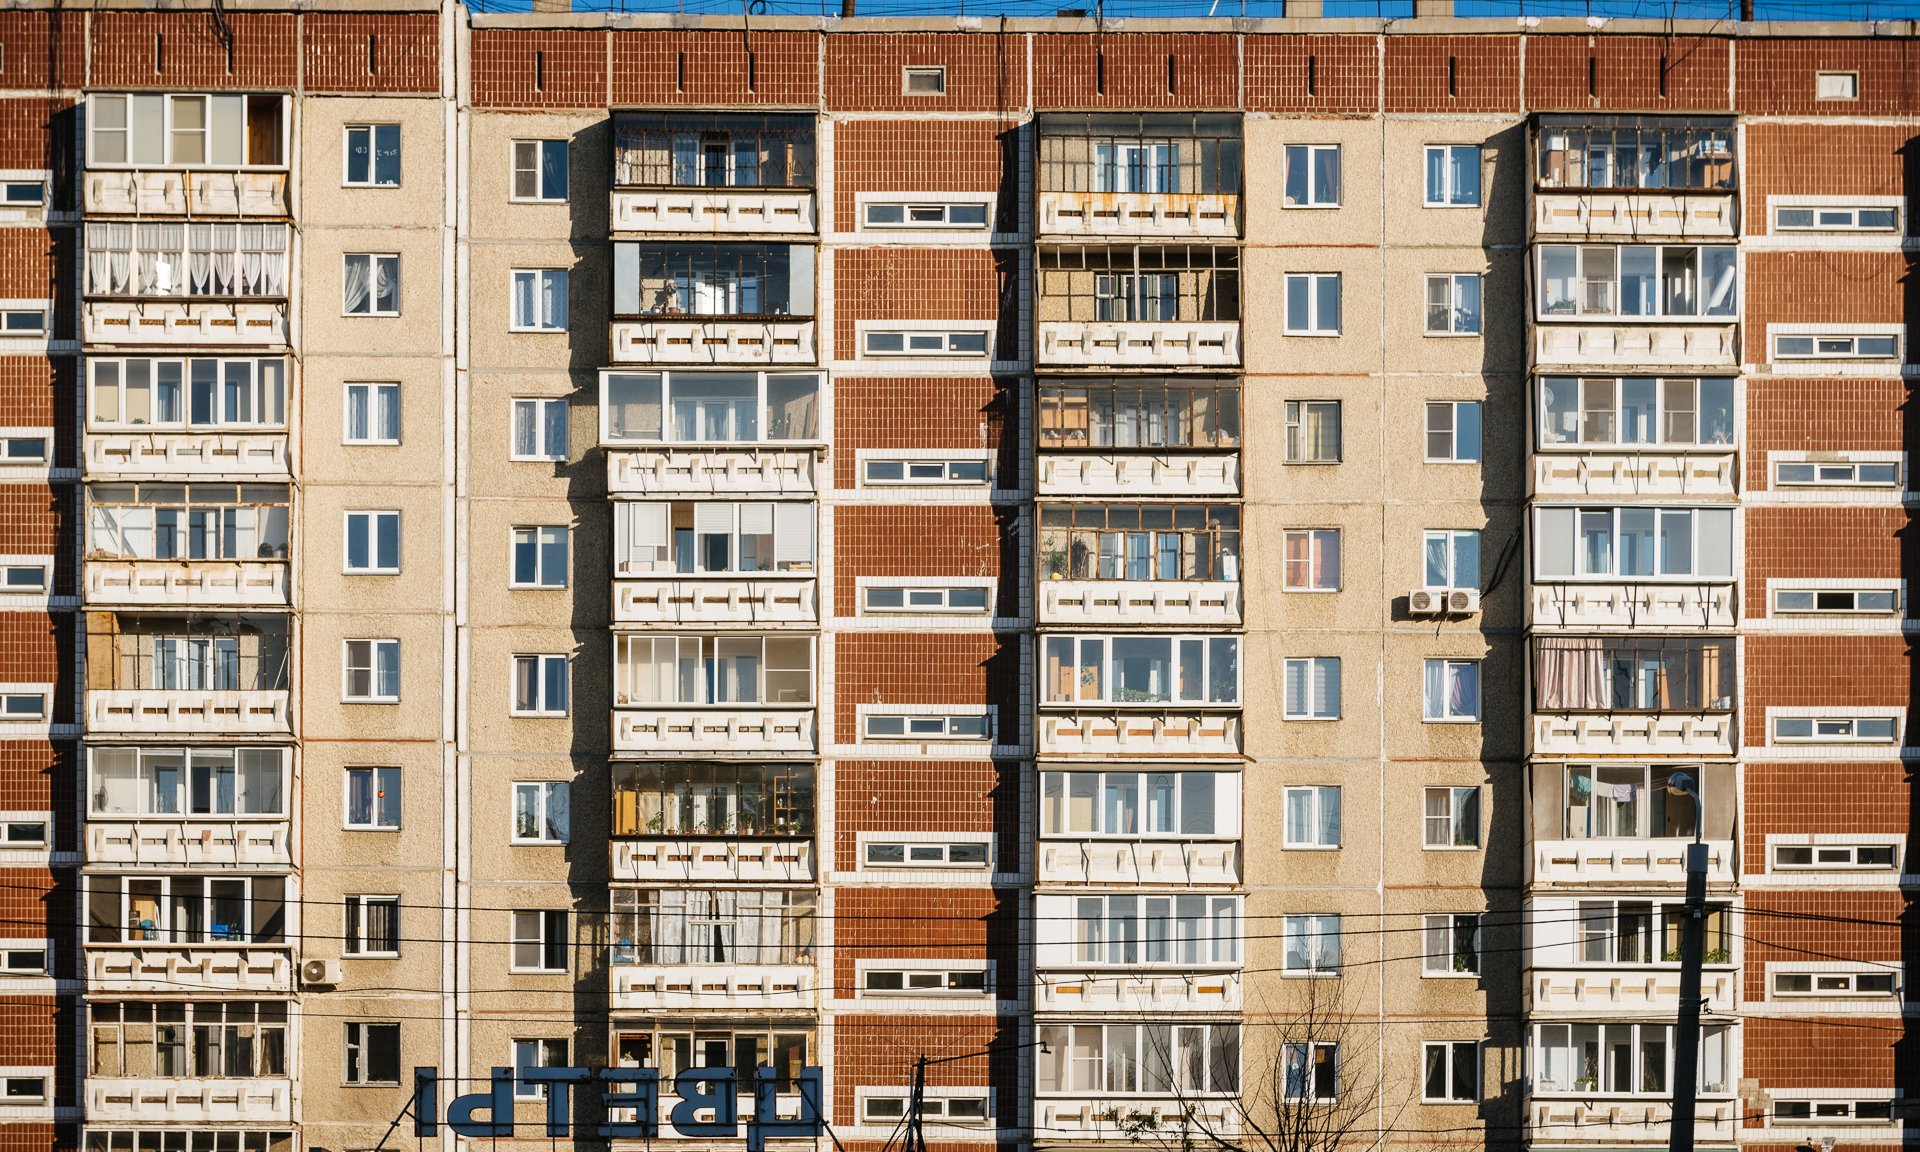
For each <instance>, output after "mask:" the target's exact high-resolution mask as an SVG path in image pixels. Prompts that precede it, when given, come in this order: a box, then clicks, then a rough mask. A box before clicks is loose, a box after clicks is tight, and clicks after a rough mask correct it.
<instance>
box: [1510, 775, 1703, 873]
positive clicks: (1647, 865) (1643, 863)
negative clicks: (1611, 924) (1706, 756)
mask: <svg viewBox="0 0 1920 1152" xmlns="http://www.w3.org/2000/svg"><path fill="white" fill-rule="evenodd" d="M1531 772H1532V792H1531V795H1530V797H1529V801H1528V802H1529V804H1530V805H1531V807H1532V828H1533V837H1532V843H1533V857H1532V860H1531V866H1532V869H1531V872H1530V874H1529V877H1528V882H1529V883H1530V884H1532V885H1533V886H1534V887H1536V888H1542V887H1555V888H1557V887H1570V888H1580V889H1587V888H1591V889H1596V890H1606V889H1614V890H1618V889H1628V890H1645V889H1646V888H1647V887H1648V886H1652V887H1654V888H1668V887H1676V888H1677V887H1679V886H1681V885H1684V884H1685V883H1686V877H1687V874H1686V851H1687V846H1688V845H1689V844H1691V843H1692V842H1693V837H1694V833H1695V831H1696V828H1695V821H1696V819H1697V817H1696V815H1695V812H1694V805H1693V801H1692V800H1691V799H1690V798H1688V797H1685V796H1677V795H1675V794H1673V793H1671V792H1669V791H1668V790H1667V786H1668V784H1669V783H1670V782H1671V781H1672V779H1673V776H1674V774H1675V773H1678V772H1684V773H1686V774H1687V775H1689V776H1691V777H1693V780H1694V787H1695V789H1696V790H1697V791H1698V792H1699V794H1700V797H1701V799H1702V800H1703V801H1705V803H1704V809H1705V815H1706V827H1705V828H1703V829H1698V831H1699V832H1700V833H1701V838H1702V839H1703V840H1704V841H1705V842H1706V845H1707V883H1708V884H1709V885H1711V886H1712V887H1714V888H1716V889H1718V888H1723V887H1727V886H1730V885H1731V884H1732V883H1733V881H1734V878H1735V866H1736V863H1737V861H1736V860H1735V857H1734V847H1735V844H1734V814H1735V809H1736V807H1737V805H1736V803H1735V800H1736V785H1735V782H1734V771H1733V765H1731V764H1726V763H1712V762H1708V763H1692V764H1688V763H1674V762H1671V761H1668V762H1658V763H1648V764H1633V763H1625V764H1623V763H1617V762H1607V761H1601V762H1597V763H1596V762H1577V761H1576V762H1572V763H1566V764H1560V763H1544V764H1535V765H1533V767H1532V769H1531Z"/></svg>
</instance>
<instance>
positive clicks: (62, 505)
mask: <svg viewBox="0 0 1920 1152" xmlns="http://www.w3.org/2000/svg"><path fill="white" fill-rule="evenodd" d="M77 531H79V519H78V506H77V498H76V496H75V495H74V493H73V492H72V490H71V489H56V488H49V487H47V486H46V485H44V484H0V552H5V553H7V554H10V555H28V556H46V555H51V556H53V557H54V573H53V575H54V585H53V588H54V590H55V591H57V592H64V593H72V592H73V591H75V589H74V571H73V552H74V550H73V547H72V545H71V543H70V542H71V541H72V539H73V535H74V533H76V532H77ZM9 615H13V614H12V613H0V619H5V618H6V617H7V616H9ZM20 615H22V616H26V615H28V614H26V613H21V614H20ZM36 618H37V619H44V617H36ZM48 679H52V677H51V676H49V677H48Z"/></svg>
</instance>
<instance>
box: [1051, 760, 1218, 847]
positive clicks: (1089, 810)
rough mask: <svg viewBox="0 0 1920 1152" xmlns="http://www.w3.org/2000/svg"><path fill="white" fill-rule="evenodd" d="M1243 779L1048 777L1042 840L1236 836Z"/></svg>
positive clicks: (1210, 775)
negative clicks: (1049, 838)
mask: <svg viewBox="0 0 1920 1152" xmlns="http://www.w3.org/2000/svg"><path fill="white" fill-rule="evenodd" d="M1239 796H1240V777H1239V774H1238V773H1234V772H1145V773H1142V772H1046V773H1043V774H1042V776H1041V781H1040V827H1041V834H1042V835H1043V836H1113V837H1133V838H1139V837H1143V836H1232V835H1234V834H1236V832H1237V831H1238V826H1237V824H1236V821H1237V819H1238V816H1239V813H1240V801H1239Z"/></svg>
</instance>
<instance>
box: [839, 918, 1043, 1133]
mask: <svg viewBox="0 0 1920 1152" xmlns="http://www.w3.org/2000/svg"><path fill="white" fill-rule="evenodd" d="M904 914H905V915H911V913H910V912H909V913H904ZM873 1009H874V1014H873V1015H871V1016H868V1015H855V1014H851V1013H842V1014H839V1015H836V1016H835V1017H834V1020H833V1062H834V1065H835V1067H837V1068H840V1069H844V1070H845V1071H844V1073H843V1074H842V1075H839V1076H836V1077H834V1100H833V1115H834V1116H835V1117H836V1118H838V1117H853V1116H856V1115H857V1113H856V1112H855V1111H854V1089H855V1088H856V1087H861V1086H865V1085H873V1086H875V1087H888V1088H896V1087H897V1088H902V1089H904V1088H906V1087H908V1086H909V1085H911V1084H912V1083H913V1063H914V1061H915V1060H916V1059H917V1058H919V1057H920V1056H921V1055H925V1056H926V1057H927V1058H928V1059H934V1058H937V1057H940V1056H958V1055H960V1054H962V1053H966V1052H985V1051H986V1050H987V1049H995V1050H996V1051H993V1052H991V1053H989V1054H986V1055H981V1056H975V1057H973V1058H971V1059H967V1060H955V1061H953V1062H951V1063H948V1064H932V1065H929V1066H928V1068H927V1079H926V1083H927V1086H928V1087H929V1088H935V1087H941V1088H974V1087H985V1086H988V1085H998V1086H999V1087H998V1089H997V1093H996V1095H995V1097H994V1102H993V1111H994V1116H995V1117H996V1118H997V1119H998V1120H999V1122H1000V1123H1002V1124H1007V1123H1009V1122H1010V1121H1009V1120H1008V1119H1007V1118H1008V1117H1011V1116H1016V1115H1018V1114H1019V1113H1018V1111H1017V1109H1018V1107H1019V1096H1018V1090H1017V1086H1018V1085H1019V1083H1020V1067H1021V1061H1022V1055H1023V1054H1022V1053H1021V1052H1020V1051H1019V1050H1017V1048H1016V1047H1015V1046H1016V1045H1018V1044H1019V1042H1020V1025H1019V1020H1018V1018H1016V1017H1011V1016H999V1017H995V1016H921V1015H915V1016H914V1017H913V1024H912V1027H911V1029H910V1030H909V1029H903V1028H902V1027H901V1019H900V1017H899V1016H897V1015H895V1014H892V1013H889V1012H887V1011H886V1010H885V1002H884V1001H875V1002H873ZM840 1123H842V1124H845V1123H848V1121H847V1120H841V1121H840ZM934 1131H935V1129H934V1128H933V1126H932V1125H928V1136H929V1137H930V1138H931V1139H934V1140H937V1141H939V1143H940V1146H941V1147H942V1148H944V1149H949V1150H950V1152H995V1149H997V1148H1000V1147H1003V1146H1000V1145H995V1144H994V1143H993V1142H992V1141H988V1140H979V1139H975V1140H966V1139H964V1138H960V1134H959V1132H958V1131H956V1130H953V1129H946V1130H941V1131H940V1134H939V1135H938V1136H935V1135H934ZM856 1143H857V1142H855V1141H848V1144H847V1147H848V1149H849V1152H871V1149H868V1150H858V1149H856ZM867 1143H869V1144H871V1143H872V1142H871V1141H868V1142H867Z"/></svg>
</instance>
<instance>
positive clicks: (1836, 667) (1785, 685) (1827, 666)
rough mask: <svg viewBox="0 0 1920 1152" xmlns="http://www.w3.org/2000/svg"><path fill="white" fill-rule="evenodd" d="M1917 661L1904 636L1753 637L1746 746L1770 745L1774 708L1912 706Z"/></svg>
mask: <svg viewBox="0 0 1920 1152" xmlns="http://www.w3.org/2000/svg"><path fill="white" fill-rule="evenodd" d="M1828 551H1829V552H1831V548H1830V547H1829V549H1828ZM1913 659H1914V653H1913V648H1912V645H1911V644H1910V643H1909V642H1908V641H1907V639H1906V638H1905V637H1903V636H1825V635H1823V636H1766V635H1757V636H1749V637H1747V641H1746V661H1747V666H1746V670H1745V675H1744V682H1745V687H1746V691H1745V696H1744V699H1743V700H1742V701H1741V709H1742V714H1743V715H1744V717H1745V721H1746V739H1745V743H1747V744H1749V745H1760V744H1764V743H1766V740H1767V709H1768V708H1769V707H1775V706H1789V707H1833V708H1851V707H1862V708H1868V707H1871V708H1898V707H1907V706H1910V705H1911V704H1913V671H1912V669H1913ZM1911 739H1912V736H1911V735H1910V736H1909V740H1911Z"/></svg>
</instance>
